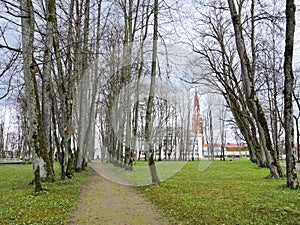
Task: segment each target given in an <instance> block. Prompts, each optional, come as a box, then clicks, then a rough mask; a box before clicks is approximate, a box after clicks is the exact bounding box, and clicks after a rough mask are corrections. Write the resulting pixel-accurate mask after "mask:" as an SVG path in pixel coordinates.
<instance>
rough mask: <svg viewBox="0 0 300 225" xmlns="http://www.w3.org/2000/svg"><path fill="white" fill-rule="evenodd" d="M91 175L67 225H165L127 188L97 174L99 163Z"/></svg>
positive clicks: (160, 218) (145, 202) (154, 212)
mask: <svg viewBox="0 0 300 225" xmlns="http://www.w3.org/2000/svg"><path fill="white" fill-rule="evenodd" d="M92 168H94V169H93V171H92V174H91V175H90V176H89V178H88V180H87V181H86V182H85V184H84V185H83V187H82V193H81V196H80V199H79V201H78V205H77V207H76V209H75V210H74V212H73V214H72V216H71V219H70V221H69V223H68V224H69V225H75V224H76V225H77V224H78V225H82V224H101V225H110V224H111V225H141V224H143V225H165V224H168V223H167V222H166V221H165V220H164V218H163V217H162V216H161V215H160V214H159V213H158V212H157V211H156V210H155V209H154V208H153V207H152V206H151V205H150V203H149V202H147V201H146V200H145V199H143V198H142V197H141V196H140V195H139V194H138V193H137V191H136V190H135V189H134V188H133V187H130V186H126V185H121V184H118V183H115V182H111V181H109V180H107V179H105V178H103V177H102V176H100V175H99V174H98V173H97V172H96V171H97V170H99V169H101V163H98V164H97V162H94V163H93V164H92Z"/></svg>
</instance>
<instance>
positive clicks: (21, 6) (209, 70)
mask: <svg viewBox="0 0 300 225" xmlns="http://www.w3.org/2000/svg"><path fill="white" fill-rule="evenodd" d="M284 3H285V2H284V1H273V2H272V1H255V0H251V1H250V0H249V1H233V0H228V1H227V2H223V1H213V2H212V1H205V0H202V1H200V0H199V1H198V0H194V1H190V2H185V3H181V5H180V4H179V3H178V2H177V1H166V0H164V1H161V2H158V0H155V1H154V2H152V1H150V0H118V1H111V2H110V1H108V2H104V1H102V0H98V1H96V0H71V1H59V2H58V1H55V0H51V1H50V0H49V1H45V2H44V1H35V2H33V1H31V0H21V1H6V0H2V1H1V7H2V8H3V11H4V12H5V14H4V16H2V17H1V19H2V21H4V23H3V24H7V26H6V27H5V26H4V25H2V24H1V31H2V36H1V37H2V40H3V41H2V42H1V45H0V46H1V51H2V52H3V55H4V56H5V57H6V59H5V61H4V62H5V65H6V66H5V67H3V68H1V69H2V72H1V79H2V80H3V83H5V85H3V87H5V88H6V89H5V90H4V89H3V91H2V94H3V97H7V96H8V93H10V95H9V96H10V97H13V99H14V101H16V102H18V109H19V111H20V113H19V114H20V115H21V119H20V120H21V122H22V123H21V124H22V126H21V128H22V134H23V140H24V142H23V149H25V151H31V152H32V154H33V159H34V175H35V184H36V190H37V191H38V190H40V189H41V188H42V186H41V183H40V179H44V180H48V181H54V180H55V175H54V171H53V160H54V159H56V160H57V161H58V162H59V165H60V169H61V178H63V179H64V178H65V177H69V178H71V177H72V176H73V174H74V171H78V172H80V171H81V170H82V169H84V168H85V167H86V165H87V162H88V161H89V160H90V159H91V158H92V157H93V155H94V149H95V140H96V134H97V133H99V135H100V140H101V145H102V146H101V148H102V149H106V151H107V153H108V160H110V161H111V162H113V163H114V164H115V165H119V166H124V167H125V168H126V169H131V168H132V162H133V158H134V156H135V155H134V154H135V153H137V152H138V151H139V146H141V142H142V143H143V146H144V151H145V152H146V158H147V160H148V164H149V168H150V172H151V176H152V181H153V183H156V182H159V178H158V176H157V173H156V168H155V162H154V154H155V148H158V149H161V147H162V146H160V144H159V143H163V142H162V140H160V139H162V138H163V137H164V136H167V134H168V129H171V128H172V132H173V134H174V138H176V140H175V141H174V142H172V143H176V144H177V145H178V146H179V147H178V148H179V149H180V152H185V154H186V153H188V152H189V151H190V149H189V148H190V138H189V128H190V127H191V124H189V123H190V118H189V115H190V113H189V112H188V110H187V109H189V108H190V107H189V106H188V104H189V103H187V102H184V101H185V100H182V99H181V98H180V97H181V94H182V93H187V92H188V91H186V90H187V89H189V88H190V87H194V86H201V88H202V90H205V91H206V92H207V93H209V92H213V93H218V94H221V95H222V96H223V97H224V99H225V101H226V106H227V107H228V108H229V109H230V111H231V112H232V115H233V119H234V120H233V121H234V124H235V126H237V127H238V128H239V130H240V132H241V134H242V137H243V139H244V140H245V142H246V143H247V145H248V147H249V150H250V155H251V160H252V161H253V162H255V163H257V164H258V165H259V166H260V167H268V168H269V169H270V176H271V177H282V176H283V175H284V174H283V170H282V168H281V166H280V163H279V140H280V138H281V137H283V135H282V134H283V129H282V127H284V137H285V138H286V140H285V143H286V145H285V149H286V153H287V154H286V155H287V180H288V182H287V185H288V186H290V187H291V188H298V181H297V176H296V172H295V157H294V143H293V141H294V140H293V139H294V138H293V132H294V131H293V117H292V115H293V110H292V109H293V107H292V95H294V99H295V100H297V99H298V95H297V92H298V91H297V90H298V89H294V83H295V81H294V78H293V69H292V56H293V51H292V50H293V35H294V30H293V29H294V20H295V15H294V13H295V6H294V2H293V1H291V0H287V1H286V6H285V7H283V4H284ZM283 8H286V9H287V10H286V16H285V15H284V12H283V11H282V9H283ZM284 18H286V23H285V19H284ZM284 24H286V29H284ZM12 30H15V31H16V33H17V34H15V33H14V34H12V32H11V31H12ZM284 30H286V36H285V37H284ZM13 35H14V36H13ZM11 37H16V38H15V41H7V40H8V39H11V40H12V38H11ZM283 40H286V45H285V46H286V50H285V55H283V49H284V43H283ZM167 43H172V44H171V45H168V44H167ZM178 43H179V44H178ZM178 46H187V47H186V48H185V49H184V51H183V53H182V51H181V50H182V47H178ZM20 56H22V57H21V58H20ZM4 62H3V63H4ZM283 62H284V66H283ZM175 79H176V82H175V83H176V85H177V84H178V83H179V82H180V83H181V84H182V85H181V86H180V87H181V88H182V89H181V90H182V91H181V92H178V91H177V90H176V91H175V89H174V88H173V86H174V80H175ZM158 81H160V82H161V83H166V82H168V85H167V86H168V88H166V86H163V85H162V86H159V85H158ZM289 85H290V86H289ZM170 87H171V88H170ZM161 90H164V92H163V93H160V91H161ZM283 90H284V95H282V94H281V93H282V91H283ZM174 93H175V94H174ZM178 93H181V94H178ZM213 110H214V109H210V112H211V111H213ZM222 114H223V113H222ZM208 115H209V114H208ZM223 115H224V114H223ZM223 115H222V116H220V118H222V119H221V120H222V121H223V122H224V121H225V118H224V116H223ZM295 118H298V117H297V116H296V117H295ZM207 121H209V119H208V120H207ZM233 121H230V122H233ZM96 125H97V126H96ZM220 127H224V124H221V125H220ZM210 132H212V129H210ZM206 133H207V134H206V135H208V133H209V132H206ZM298 136H299V135H298ZM207 140H209V141H213V139H212V134H211V138H209V137H207ZM224 140H225V139H224V133H223V134H222V141H223V142H224ZM155 143H158V144H156V145H155ZM210 144H211V146H213V145H212V143H210ZM298 146H299V145H298ZM181 158H182V159H184V154H182V157H181Z"/></svg>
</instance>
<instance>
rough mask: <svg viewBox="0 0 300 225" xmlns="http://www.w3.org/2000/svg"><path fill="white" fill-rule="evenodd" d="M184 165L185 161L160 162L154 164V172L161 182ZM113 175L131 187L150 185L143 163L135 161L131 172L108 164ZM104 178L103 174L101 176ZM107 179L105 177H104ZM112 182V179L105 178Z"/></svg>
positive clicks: (147, 167) (146, 167)
mask: <svg viewBox="0 0 300 225" xmlns="http://www.w3.org/2000/svg"><path fill="white" fill-rule="evenodd" d="M185 164H186V161H160V162H155V165H156V170H157V173H158V176H159V178H160V180H161V181H164V180H167V179H168V178H170V177H172V176H173V175H174V174H176V173H177V172H178V171H180V170H181V169H182V167H183V166H184V165H185ZM106 166H107V167H109V169H110V170H112V171H113V172H114V174H115V175H116V176H117V177H118V178H121V179H122V180H124V181H125V182H126V183H128V184H130V185H132V186H142V185H149V184H151V182H152V181H151V176H150V172H149V166H148V164H147V162H145V161H137V162H136V164H135V165H134V167H133V171H128V170H125V169H124V168H121V167H116V166H114V165H113V164H110V163H108V164H107V165H106ZM103 175H104V176H105V174H103ZM106 177H107V176H106ZM107 178H108V179H111V180H113V181H114V179H113V177H107Z"/></svg>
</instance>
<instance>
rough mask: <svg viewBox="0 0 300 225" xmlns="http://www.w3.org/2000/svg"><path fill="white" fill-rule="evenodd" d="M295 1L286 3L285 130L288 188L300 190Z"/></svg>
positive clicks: (290, 0) (289, 0)
mask: <svg viewBox="0 0 300 225" xmlns="http://www.w3.org/2000/svg"><path fill="white" fill-rule="evenodd" d="M295 11H296V6H295V4H294V0H287V1H286V39H285V53H284V78H285V80H284V128H285V151H286V172H287V186H288V187H290V188H291V189H297V188H299V182H298V178H297V173H296V157H295V146H294V119H293V90H294V75H293V46H294V33H295Z"/></svg>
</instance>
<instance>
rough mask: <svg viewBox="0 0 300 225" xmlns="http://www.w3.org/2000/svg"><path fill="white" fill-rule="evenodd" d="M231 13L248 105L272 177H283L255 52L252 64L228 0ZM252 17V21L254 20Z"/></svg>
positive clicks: (230, 0)
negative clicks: (257, 84) (258, 89)
mask: <svg viewBox="0 0 300 225" xmlns="http://www.w3.org/2000/svg"><path fill="white" fill-rule="evenodd" d="M228 4H229V8H230V13H231V17H232V24H233V28H234V31H235V41H236V46H237V51H238V55H239V58H240V62H241V75H242V79H243V90H244V94H245V97H246V103H247V106H248V108H249V110H250V112H251V114H252V115H253V117H254V119H255V120H256V123H257V126H258V128H259V129H258V130H259V131H260V138H261V140H262V142H263V143H265V146H264V147H265V149H266V152H267V154H266V157H269V158H268V159H267V161H268V167H269V169H270V177H283V172H282V168H281V166H280V163H279V158H278V156H277V153H276V151H275V150H274V148H273V146H272V141H271V137H270V132H269V128H268V123H267V119H266V116H265V113H264V110H263V108H262V105H261V103H260V101H259V99H258V97H257V94H256V91H255V90H254V73H255V52H253V54H252V58H253V62H252V65H251V62H250V59H249V57H248V53H247V51H246V46H245V42H244V39H243V34H242V22H241V15H238V13H237V10H236V7H235V3H234V1H233V0H228ZM251 12H254V3H253V2H252V7H251ZM253 21H254V20H253V18H252V22H253ZM252 26H253V28H252V36H251V41H252V43H251V44H252V48H253V51H254V44H253V42H254V37H253V34H254V25H253V24H252Z"/></svg>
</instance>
